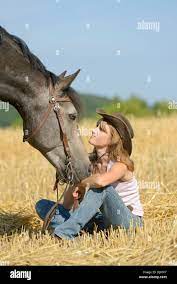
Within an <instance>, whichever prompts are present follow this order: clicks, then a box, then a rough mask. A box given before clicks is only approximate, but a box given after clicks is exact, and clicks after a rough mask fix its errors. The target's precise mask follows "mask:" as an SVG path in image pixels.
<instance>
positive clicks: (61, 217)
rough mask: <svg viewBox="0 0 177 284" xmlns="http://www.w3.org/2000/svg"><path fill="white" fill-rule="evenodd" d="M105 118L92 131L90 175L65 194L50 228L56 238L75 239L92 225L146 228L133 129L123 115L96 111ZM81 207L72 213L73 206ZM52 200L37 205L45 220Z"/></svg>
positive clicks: (39, 213) (38, 211)
mask: <svg viewBox="0 0 177 284" xmlns="http://www.w3.org/2000/svg"><path fill="white" fill-rule="evenodd" d="M96 112H97V113H98V114H100V115H101V116H102V118H100V119H99V120H98V122H97V125H96V128H95V129H93V131H92V136H91V137H90V139H89V143H90V144H91V145H93V146H94V149H93V153H92V154H91V155H90V160H91V175H90V176H89V177H87V178H85V179H83V180H82V181H81V182H80V183H79V184H78V185H77V186H76V187H75V189H74V191H73V189H72V188H69V190H68V191H67V192H66V193H65V196H64V202H63V204H60V205H59V206H58V208H57V210H56V214H55V215H54V216H53V218H52V220H51V223H50V226H51V227H52V228H53V229H54V232H53V235H54V236H56V237H59V238H64V239H73V238H74V237H75V236H77V235H78V234H79V233H80V232H81V231H82V230H83V229H84V230H86V231H89V230H90V228H91V227H92V228H93V224H95V223H96V225H97V226H98V227H99V228H100V229H107V228H110V227H111V226H112V227H113V228H117V227H121V228H125V229H129V228H130V227H131V226H132V227H133V228H135V227H136V226H143V208H142V205H141V202H140V197H139V191H138V184H137V180H136V178H135V176H134V163H133V161H132V160H131V159H130V155H131V153H132V141H131V139H132V138H133V136H134V133H133V129H132V126H131V124H130V122H129V121H128V119H127V118H126V117H125V116H124V115H122V114H121V113H113V114H108V113H106V112H105V111H104V110H101V109H97V111H96ZM76 199H78V200H79V201H81V202H80V204H79V206H78V207H77V208H76V209H75V210H74V211H73V210H72V207H73V202H74V200H76ZM53 204H54V202H53V201H50V200H44V199H43V200H40V201H38V202H37V204H36V211H37V213H38V215H39V216H40V217H41V218H42V219H44V218H45V216H46V214H47V212H48V211H49V210H50V208H51V207H52V206H53Z"/></svg>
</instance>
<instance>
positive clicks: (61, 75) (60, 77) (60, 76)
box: [58, 70, 67, 81]
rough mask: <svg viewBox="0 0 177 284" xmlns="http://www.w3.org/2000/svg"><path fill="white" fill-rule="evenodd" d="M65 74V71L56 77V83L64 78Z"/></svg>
mask: <svg viewBox="0 0 177 284" xmlns="http://www.w3.org/2000/svg"><path fill="white" fill-rule="evenodd" d="M66 72H67V71H66V70H65V71H64V72H62V73H61V74H60V75H58V81H59V80H61V79H62V78H64V77H65V74H66Z"/></svg>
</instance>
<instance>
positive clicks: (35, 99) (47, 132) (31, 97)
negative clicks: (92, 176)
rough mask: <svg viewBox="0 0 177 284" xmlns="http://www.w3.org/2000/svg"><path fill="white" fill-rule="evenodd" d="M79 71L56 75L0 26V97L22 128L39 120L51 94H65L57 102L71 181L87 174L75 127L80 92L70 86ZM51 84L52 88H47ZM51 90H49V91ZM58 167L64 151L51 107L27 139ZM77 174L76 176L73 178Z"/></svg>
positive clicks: (85, 156) (62, 166)
mask: <svg viewBox="0 0 177 284" xmlns="http://www.w3.org/2000/svg"><path fill="white" fill-rule="evenodd" d="M78 72H79V71H77V72H76V73H74V74H73V75H70V76H65V73H66V72H63V73H62V74H61V75H59V76H56V75H55V74H53V73H52V72H50V71H48V70H47V69H46V68H45V66H44V65H43V64H42V62H41V61H40V60H39V59H38V58H37V57H36V56H35V55H34V54H32V53H31V52H30V50H29V49H28V47H27V45H26V44H25V42H24V41H22V40H21V39H20V38H18V37H16V36H13V35H11V34H9V33H7V32H6V31H5V30H4V29H3V28H1V27H0V99H1V100H4V101H9V102H10V103H11V104H12V105H14V107H16V109H17V110H18V112H19V113H20V115H21V116H22V118H23V128H24V130H26V129H27V130H28V131H29V135H30V133H32V132H33V130H34V129H35V128H36V126H37V125H39V124H40V122H41V118H42V117H43V115H44V114H45V112H46V110H47V108H48V104H49V100H50V98H51V95H52V94H55V96H58V97H59V96H68V97H69V99H70V101H69V102H60V103H59V104H60V109H61V113H62V117H63V122H64V127H65V130H66V136H67V138H68V144H69V148H70V152H71V156H72V165H73V167H74V168H75V172H76V174H75V176H74V181H75V182H77V181H78V178H79V179H83V178H84V177H86V176H88V174H89V172H88V167H89V164H90V162H89V158H88V154H87V152H86V149H85V147H84V144H83V141H82V139H81V137H80V135H79V131H78V122H79V121H78V119H79V115H80V111H81V102H80V99H79V95H78V94H77V93H76V91H75V90H74V89H73V88H71V87H70V85H71V83H72V82H73V80H74V79H75V77H76V76H77V74H78ZM50 86H52V88H50ZM51 90H52V94H51ZM29 143H30V144H31V145H32V146H33V147H35V148H36V149H38V150H39V151H40V152H41V153H42V154H43V155H44V156H45V157H46V158H47V159H48V160H49V161H50V162H51V163H52V164H53V165H54V166H55V167H56V169H57V171H58V172H62V173H64V171H65V161H66V154H65V151H64V147H63V140H62V133H61V129H60V127H59V124H58V120H57V118H56V114H55V112H54V111H53V110H52V111H51V112H50V114H49V116H48V118H47V120H46V121H45V124H44V125H43V126H42V127H41V128H40V129H39V131H38V132H37V133H36V134H35V135H34V136H32V137H31V139H29ZM76 176H77V177H78V178H76Z"/></svg>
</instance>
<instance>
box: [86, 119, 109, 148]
mask: <svg viewBox="0 0 177 284" xmlns="http://www.w3.org/2000/svg"><path fill="white" fill-rule="evenodd" d="M103 125H104V127H102V126H103ZM89 143H90V144H91V145H93V146H95V147H96V148H104V147H106V146H108V145H109V144H110V143H111V131H110V128H109V125H108V124H107V122H106V121H101V123H100V124H99V125H98V126H97V127H96V128H94V129H93V130H92V136H91V137H90V138H89Z"/></svg>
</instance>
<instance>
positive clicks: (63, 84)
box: [57, 69, 80, 91]
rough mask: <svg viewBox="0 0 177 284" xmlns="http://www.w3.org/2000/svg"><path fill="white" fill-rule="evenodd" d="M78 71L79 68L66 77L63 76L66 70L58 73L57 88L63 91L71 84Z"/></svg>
mask: <svg viewBox="0 0 177 284" xmlns="http://www.w3.org/2000/svg"><path fill="white" fill-rule="evenodd" d="M79 72H80V69H78V70H77V71H76V72H75V73H74V74H72V75H69V76H67V77H64V75H65V74H66V71H64V72H63V73H62V74H60V75H59V80H58V84H57V88H58V90H62V91H64V90H65V89H67V88H68V87H69V86H70V85H71V83H72V82H73V81H74V79H75V78H76V77H77V75H78V74H79ZM63 74H64V75H63Z"/></svg>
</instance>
